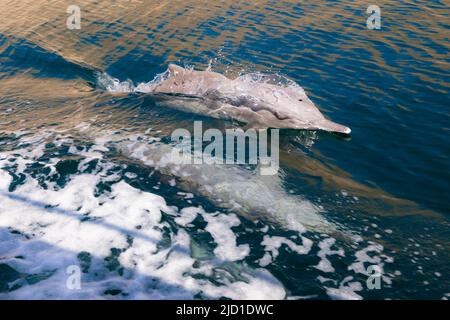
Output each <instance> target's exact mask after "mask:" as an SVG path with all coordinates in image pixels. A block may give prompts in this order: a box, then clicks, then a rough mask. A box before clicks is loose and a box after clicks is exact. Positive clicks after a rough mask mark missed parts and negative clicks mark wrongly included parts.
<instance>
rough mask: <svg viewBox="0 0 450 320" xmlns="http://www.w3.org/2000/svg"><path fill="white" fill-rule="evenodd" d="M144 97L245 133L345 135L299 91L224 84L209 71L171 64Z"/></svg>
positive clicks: (226, 80) (235, 81)
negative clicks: (241, 127) (243, 127)
mask: <svg viewBox="0 0 450 320" xmlns="http://www.w3.org/2000/svg"><path fill="white" fill-rule="evenodd" d="M150 91H151V92H152V93H154V94H155V96H156V97H157V99H158V97H159V99H160V101H163V102H164V103H165V104H167V105H168V106H169V107H173V108H176V109H179V110H182V111H187V112H191V113H197V114H201V115H206V116H210V117H213V118H229V119H235V120H238V121H240V122H243V123H247V124H248V126H250V127H260V128H267V127H270V128H290V129H304V130H324V131H330V132H338V133H344V134H349V133H350V132H351V130H350V128H348V127H346V126H343V125H340V124H337V123H334V122H332V121H330V120H328V119H326V118H325V117H324V116H323V114H322V113H321V112H320V111H319V109H317V107H316V106H315V105H314V104H313V103H312V101H311V100H310V99H309V98H308V97H307V95H306V93H305V92H304V90H303V89H302V88H301V87H300V86H296V85H291V86H286V87H284V86H278V85H274V84H270V83H264V82H257V81H251V80H250V79H249V78H248V77H245V76H244V77H238V78H236V79H229V78H227V77H225V76H223V75H221V74H219V73H215V72H211V71H196V70H191V69H185V68H182V67H179V66H177V65H174V64H170V65H169V68H168V76H167V78H166V79H165V80H163V81H161V82H159V83H156V84H154V85H153V86H152V87H151V89H150Z"/></svg>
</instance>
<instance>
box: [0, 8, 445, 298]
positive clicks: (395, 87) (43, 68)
mask: <svg viewBox="0 0 450 320" xmlns="http://www.w3.org/2000/svg"><path fill="white" fill-rule="evenodd" d="M70 4H72V3H70V2H66V1H53V2H52V4H48V3H47V2H45V1H21V2H20V4H19V3H16V2H12V1H1V2H0V161H1V162H0V166H1V172H3V173H6V172H7V175H1V176H0V178H1V179H2V181H1V183H0V187H1V188H2V189H1V190H2V191H1V193H0V239H1V241H2V242H1V244H0V272H1V275H2V276H1V277H0V278H1V279H6V280H2V281H1V282H0V297H2V298H14V297H24V298H35V297H40V298H58V297H75V298H153V299H159V298H179V297H181V298H219V297H228V298H252V297H256V298H277V299H278V298H287V297H294V298H295V297H297V298H298V297H306V298H319V299H328V298H355V297H356V298H360V297H362V298H368V299H384V298H392V299H406V298H408V299H418V298H426V299H441V298H444V297H448V295H449V293H450V287H449V285H450V281H449V276H448V274H449V271H450V270H449V267H448V266H449V264H450V256H449V240H448V239H449V235H450V232H449V231H450V229H449V211H450V206H449V203H448V187H449V183H448V181H449V180H450V161H449V160H450V159H449V157H450V143H449V142H450V141H449V130H450V127H449V123H450V103H449V99H448V97H449V87H450V76H449V66H450V58H449V56H448V50H449V39H448V35H449V32H448V30H449V23H450V22H449V13H450V12H449V11H450V10H449V7H448V3H447V4H446V3H445V1H379V2H377V4H378V5H379V6H380V7H381V10H382V11H381V17H382V26H381V29H380V30H368V29H367V27H366V19H367V17H368V15H367V14H366V8H367V6H368V5H370V4H372V3H367V2H365V1H333V2H329V1H302V2H298V1H257V2H255V3H247V2H243V1H215V2H206V1H196V0H192V1H184V2H179V1H142V2H141V1H113V2H108V1H102V2H100V1H81V2H80V4H79V6H80V7H81V13H82V19H81V29H80V30H68V29H67V28H66V18H67V16H68V14H67V13H66V8H67V6H68V5H70ZM171 62H176V63H178V64H181V65H190V66H195V68H198V69H204V68H206V67H207V66H208V65H209V64H210V62H212V68H213V70H214V71H217V72H221V73H224V74H226V75H228V76H230V77H233V76H236V75H239V74H245V73H251V72H263V73H268V74H279V75H283V76H286V77H288V78H290V79H292V80H294V81H295V82H297V83H299V84H300V85H301V86H302V87H303V88H304V89H305V91H306V92H307V94H308V96H309V97H310V98H311V99H312V100H313V101H314V103H315V104H316V105H317V106H318V107H319V108H320V109H321V110H322V111H323V113H324V114H326V116H328V117H329V118H331V119H333V120H334V121H336V122H338V123H342V124H345V125H347V126H349V127H350V128H351V129H352V134H351V137H349V138H344V137H340V136H336V135H332V134H327V133H322V132H316V133H315V132H312V133H306V132H295V131H286V130H282V131H281V133H280V139H281V144H280V148H281V150H280V165H281V169H280V172H279V174H278V176H277V177H274V181H275V182H274V183H275V184H270V186H273V185H275V187H273V189H271V187H269V189H268V190H269V191H270V190H272V191H273V197H274V198H275V199H277V201H279V202H280V203H285V204H286V203H290V201H291V202H293V203H295V204H296V206H297V205H298V212H296V213H297V214H302V212H306V213H309V214H314V215H319V216H322V217H324V218H325V219H326V220H327V221H331V223H332V225H333V227H332V228H329V229H328V230H314V228H313V229H308V230H306V231H305V230H299V229H298V228H293V227H292V225H293V221H292V220H295V218H293V216H292V215H291V213H292V207H289V208H288V207H287V206H285V207H283V206H280V207H278V211H279V212H278V216H282V217H283V219H281V221H280V219H272V218H270V217H267V216H266V217H264V215H263V214H259V213H258V214H256V213H255V212H254V211H255V210H254V207H252V204H253V203H257V202H258V196H260V195H258V194H254V193H253V194H252V195H249V199H248V201H247V199H241V202H244V203H241V204H242V205H243V206H244V207H246V210H242V211H239V212H237V211H236V210H232V209H230V208H222V207H220V206H218V205H217V203H216V202H215V201H214V199H211V197H210V196H208V195H207V194H205V193H204V192H201V191H199V189H198V187H199V186H195V185H193V184H187V185H186V184H183V182H182V181H180V180H182V179H180V177H176V176H175V177H173V176H171V175H170V174H167V172H161V171H158V170H155V167H154V166H152V165H151V164H149V163H148V162H145V159H144V158H143V157H142V156H140V155H139V154H137V153H136V152H135V151H136V150H137V149H133V150H131V151H130V150H128V149H127V148H128V146H130V145H132V146H136V148H137V145H136V143H144V144H149V143H150V144H151V142H152V141H153V140H152V138H158V139H162V141H166V140H167V137H169V136H170V134H171V132H172V131H173V130H174V129H176V128H191V127H192V125H193V121H194V120H202V121H204V124H205V125H206V126H209V127H215V128H225V127H229V126H233V125H235V124H233V123H229V122H224V121H218V120H211V119H207V118H202V117H199V116H194V115H191V114H184V113H181V112H177V111H174V110H170V109H167V108H163V107H161V106H158V105H156V104H155V102H154V101H153V100H152V98H151V97H149V96H147V95H145V94H137V93H129V94H127V93H113V92H108V91H105V90H104V89H102V88H101V87H99V85H98V76H97V74H98V73H97V72H98V71H100V72H106V73H107V74H109V75H110V76H112V77H115V78H118V79H120V80H121V81H124V80H127V79H129V80H131V81H132V82H133V84H134V85H138V84H139V83H143V82H148V81H150V80H152V79H153V78H154V77H155V75H156V74H158V73H161V72H163V71H165V70H166V68H167V64H168V63H171ZM150 128H151V130H149V129H150ZM124 145H125V146H126V147H125V149H127V150H128V153H127V152H124V150H123V148H124ZM133 152H135V153H134V154H133ZM156 169H157V168H156ZM225 170H226V169H225ZM218 174H219V173H218ZM228 176H230V175H228ZM230 177H231V178H230V179H231V180H232V179H233V176H232V175H231V176H230ZM173 179H174V180H173ZM236 179H237V178H236ZM231 180H230V181H231ZM251 181H252V182H253V185H256V186H257V187H258V186H261V188H263V185H264V184H263V182H261V181H260V180H258V178H254V180H251ZM224 188H225V189H226V188H228V189H226V190H225V191H228V193H230V194H232V191H233V184H230V185H226V186H224ZM140 191H143V193H142V192H141V193H139V192H140ZM186 193H187V194H186ZM191 194H192V195H191ZM148 195H158V196H161V197H162V198H157V199H156V198H155V199H150V198H147V196H148ZM148 197H149V196H148ZM261 197H262V196H261ZM250 198H252V199H250ZM260 201H262V199H260ZM163 202H165V204H166V205H167V206H168V207H170V208H171V209H170V210H169V209H168V208H165V209H162V207H161V206H162V204H161V203H163ZM141 204H142V207H139V206H141ZM147 204H148V208H147V207H145V206H146V205H147ZM105 206H106V209H102V208H105ZM136 206H137V207H136ZM200 206H201V207H202V208H204V210H205V212H203V213H199V214H197V215H195V214H194V215H193V216H192V217H193V218H192V219H191V220H192V221H191V223H190V224H189V223H183V222H182V221H184V220H182V219H181V218H182V217H184V218H186V219H187V220H189V219H188V217H189V214H186V212H187V211H189V210H185V211H182V209H183V208H188V207H196V208H198V207H200ZM175 207H176V208H175ZM108 208H109V209H108ZM158 208H159V209H158ZM296 208H297V207H296ZM108 210H109V211H108ZM142 210H144V211H145V210H148V211H145V212H147V215H150V216H152V215H153V216H156V217H159V216H158V214H160V215H161V216H160V217H159V218H148V217H147V216H146V215H144V214H141V215H140V214H137V213H136V212H141V211H142ZM158 210H161V212H159V211H158ZM171 210H172V211H171ZM156 211H158V212H159V213H155V212H156ZM191 211H192V210H191ZM294 211H295V210H294ZM217 212H218V213H217ZM22 215H23V216H22ZM19 216H20V217H22V218H19ZM127 217H128V218H127ZM148 219H150V220H148ZM152 219H153V220H152ZM177 219H178V220H177ZM180 219H181V220H180ZM74 220H75V221H79V224H80V225H79V226H76V225H75V224H74V222H73V221H74ZM93 221H94V222H93ZM180 221H181V222H180ZM188 222H189V221H188ZM294 224H295V223H294ZM146 225H147V227H146ZM138 227H139V228H138ZM95 228H99V229H95ZM114 232H116V233H117V234H114ZM93 234H94V235H93ZM146 237H150V238H152V239H153V240H152V241H147V240H148V239H147V238H146ZM145 239H147V240H145ZM140 241H141V242H140ZM146 241H147V242H146ZM309 241H311V247H310V248H309V250H307V248H308V243H309ZM299 246H300V247H301V246H302V248H303V249H304V250H303V251H302V250H301V249H299ZM327 248H328V249H327ZM324 256H325V258H326V259H323V258H321V257H324ZM264 257H266V258H264ZM267 259H268V260H267ZM321 261H322V264H320V262H321ZM69 265H80V266H81V267H82V269H83V268H84V269H83V270H84V271H85V272H83V278H82V280H83V282H82V289H81V290H69V289H67V287H66V278H67V274H66V273H65V271H66V268H67V266H69ZM369 265H381V266H382V268H383V279H382V281H381V289H379V290H378V289H374V290H370V289H368V288H367V285H366V280H367V278H368V275H367V271H366V269H367V267H368V266H369Z"/></svg>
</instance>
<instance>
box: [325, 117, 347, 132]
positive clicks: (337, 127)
mask: <svg viewBox="0 0 450 320" xmlns="http://www.w3.org/2000/svg"><path fill="white" fill-rule="evenodd" d="M317 127H318V129H320V130H325V131H330V132H337V133H343V134H350V132H352V130H351V129H350V128H349V127H346V126H343V125H341V124H338V123H336V122H333V121H330V120H327V119H323V120H322V121H321V122H320V123H319V125H318V126H317Z"/></svg>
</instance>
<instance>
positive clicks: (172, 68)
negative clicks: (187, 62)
mask: <svg viewBox="0 0 450 320" xmlns="http://www.w3.org/2000/svg"><path fill="white" fill-rule="evenodd" d="M184 71H185V69H184V68H183V67H180V66H177V65H176V64H173V63H171V64H169V74H170V75H171V76H176V75H177V74H179V73H181V72H184Z"/></svg>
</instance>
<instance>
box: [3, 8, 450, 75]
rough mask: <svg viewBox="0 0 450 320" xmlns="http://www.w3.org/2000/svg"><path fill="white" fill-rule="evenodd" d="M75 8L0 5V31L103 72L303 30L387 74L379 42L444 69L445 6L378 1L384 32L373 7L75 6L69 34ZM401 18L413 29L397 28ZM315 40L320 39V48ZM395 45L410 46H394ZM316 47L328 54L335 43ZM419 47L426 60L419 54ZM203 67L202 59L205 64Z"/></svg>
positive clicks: (276, 60) (278, 63) (275, 60)
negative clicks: (130, 57) (76, 23)
mask: <svg viewBox="0 0 450 320" xmlns="http://www.w3.org/2000/svg"><path fill="white" fill-rule="evenodd" d="M444 2H446V1H444ZM72 4H74V2H73V1H72V0H63V1H61V0H56V1H42V0H41V1H39V0H37V1H36V0H21V1H11V0H10V1H7V0H1V1H0V6H1V10H0V32H1V33H2V34H5V35H14V36H16V37H20V38H24V39H27V40H29V41H32V42H34V43H36V44H38V45H39V46H41V47H43V48H45V49H47V50H50V51H54V52H58V53H59V54H61V55H62V56H63V57H65V58H66V59H68V60H73V61H78V62H84V63H87V64H89V65H92V66H95V67H98V68H103V67H105V66H106V65H108V64H109V63H111V62H112V61H117V60H118V59H119V58H120V57H121V56H124V55H126V54H127V53H128V52H130V51H131V50H133V49H139V48H140V49H149V48H150V49H151V52H152V53H153V55H155V56H162V55H165V57H166V59H167V61H177V60H179V59H181V58H183V57H189V56H192V55H194V54H196V53H199V52H219V50H220V49H221V48H223V46H224V44H225V43H229V44H230V45H229V48H231V49H229V50H230V51H229V52H224V55H225V56H224V60H230V61H233V53H234V52H233V50H238V48H239V43H240V42H242V41H246V40H245V39H246V38H256V37H258V36H261V35H264V34H268V35H276V37H282V36H283V34H293V33H297V34H299V33H300V34H301V33H302V32H308V33H309V36H310V37H312V38H313V39H314V37H315V34H314V33H315V32H317V30H320V31H332V32H334V33H338V34H342V35H347V36H350V35H351V37H352V38H353V39H354V40H353V41H351V42H341V43H340V44H339V45H341V46H342V47H341V50H342V52H351V51H352V50H355V44H357V43H359V46H361V45H363V46H364V48H365V49H366V50H369V51H370V52H371V54H372V57H373V62H374V63H376V64H377V65H381V66H383V67H386V68H387V69H389V68H391V67H390V66H389V63H388V62H387V61H385V58H384V57H383V56H382V54H381V53H380V52H379V51H378V50H377V48H376V44H377V43H384V44H388V45H389V46H390V47H391V48H392V49H393V50H394V51H395V52H400V51H402V50H406V51H407V52H408V54H410V55H411V56H412V57H415V58H417V59H422V60H423V59H425V61H426V62H427V63H429V64H431V65H436V66H439V68H442V69H444V70H448V69H449V63H448V60H447V57H446V55H447V52H448V49H449V41H448V29H447V28H445V26H447V27H448V16H449V15H450V5H447V6H442V5H441V6H439V7H437V6H436V7H435V6H433V4H432V3H428V2H425V1H424V3H416V2H414V1H397V0H395V1H393V0H390V1H377V5H379V6H380V7H381V8H382V22H383V26H382V30H380V31H379V32H377V31H371V30H368V29H367V28H366V25H365V22H366V18H367V15H366V13H365V9H366V8H367V7H368V6H369V5H371V4H372V1H336V2H330V1H301V2H299V1H296V0H289V1H269V0H260V1H256V2H253V1H235V0H233V1H231V0H227V1H225V0H222V1H205V0H187V1H179V0H178V1H177V0H158V1H155V0H152V1H136V0H115V1H92V0H80V1H77V3H76V4H77V5H79V6H80V8H81V15H82V16H81V17H82V20H81V30H68V29H67V28H66V19H67V17H68V14H67V13H66V9H67V7H68V6H69V5H72ZM294 8H297V9H296V10H294ZM298 8H301V9H303V10H302V11H301V10H299V9H298ZM419 9H420V10H419ZM230 13H233V15H232V16H230ZM255 20H256V21H258V23H255ZM404 20H407V21H409V22H410V23H402V24H398V23H396V21H404ZM344 21H345V22H346V23H343V22H344ZM211 22H213V25H212V26H211V29H212V30H214V31H216V32H217V34H204V33H202V32H196V31H198V30H202V29H203V25H204V24H207V23H211ZM274 31H276V32H274ZM412 34H413V35H414V37H413V38H412V37H411V35H412ZM93 39H95V40H93ZM320 40H321V39H320V38H319V35H317V42H318V45H319V44H320ZM398 40H402V42H405V44H408V46H399V45H398ZM430 42H431V43H436V44H439V45H440V46H442V47H444V48H446V49H447V50H446V51H447V52H439V51H438V50H436V49H435V47H434V46H432V45H429V43H430ZM320 45H322V46H324V48H326V47H327V45H335V44H333V43H330V44H326V43H324V44H320ZM413 48H414V50H413ZM417 48H419V49H420V50H422V51H423V52H425V53H426V55H421V56H418V53H417V52H418V51H417V50H415V49H417ZM305 52H307V49H306V50H305V51H302V52H298V53H297V54H292V55H290V56H281V57H280V56H278V55H276V54H272V55H271V54H270V53H268V57H267V59H268V60H270V64H271V65H272V66H273V67H274V68H275V69H276V68H281V67H282V66H284V65H286V64H288V63H289V62H290V61H291V60H293V59H298V58H299V57H301V55H302V54H304V53H305ZM327 59H328V61H329V63H333V61H334V60H335V59H336V57H335V56H333V55H330V56H329V57H327ZM246 62H247V63H249V64H251V65H254V63H253V62H250V61H239V63H240V64H242V65H246ZM207 63H208V61H203V66H206V65H207ZM405 63H407V62H406V61H405ZM255 67H258V66H255ZM259 67H260V68H262V69H266V68H267V66H259ZM393 71H395V70H393ZM431 80H433V79H431Z"/></svg>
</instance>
